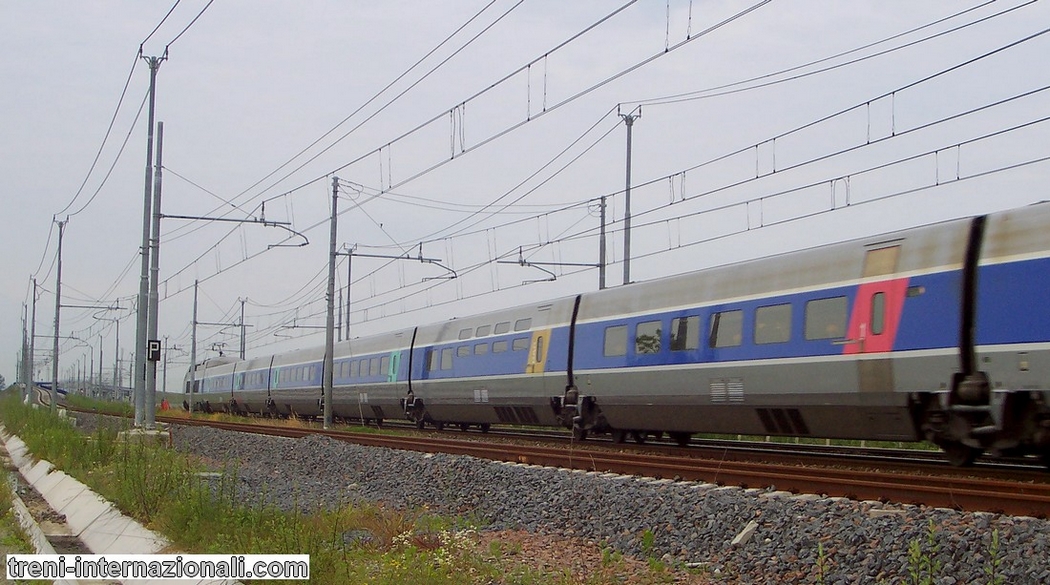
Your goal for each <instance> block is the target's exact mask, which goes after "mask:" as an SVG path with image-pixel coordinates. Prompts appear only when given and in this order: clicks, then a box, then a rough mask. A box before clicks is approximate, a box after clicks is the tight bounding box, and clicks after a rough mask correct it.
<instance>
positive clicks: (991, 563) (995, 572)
mask: <svg viewBox="0 0 1050 585" xmlns="http://www.w3.org/2000/svg"><path fill="white" fill-rule="evenodd" d="M1002 552H1003V551H1002V543H1000V541H999V529H998V528H996V529H995V530H993V531H992V542H991V545H989V547H988V556H989V557H990V558H989V560H988V564H987V565H985V567H984V574H985V575H987V576H988V585H1004V584H1005V583H1006V576H1005V575H1003V574H1002V573H1001V572H1000V571H1001V570H1002V565H1003V557H1002Z"/></svg>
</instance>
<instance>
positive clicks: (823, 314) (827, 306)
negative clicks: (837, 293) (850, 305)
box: [806, 297, 846, 340]
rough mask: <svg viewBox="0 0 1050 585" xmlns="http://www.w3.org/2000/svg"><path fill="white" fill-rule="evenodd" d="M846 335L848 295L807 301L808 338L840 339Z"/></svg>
mask: <svg viewBox="0 0 1050 585" xmlns="http://www.w3.org/2000/svg"><path fill="white" fill-rule="evenodd" d="M845 335H846V297H832V298H830V299H815V300H812V301H809V302H807V303H806V339H808V340H813V339H839V338H841V337H844V336H845Z"/></svg>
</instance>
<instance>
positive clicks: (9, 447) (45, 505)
mask: <svg viewBox="0 0 1050 585" xmlns="http://www.w3.org/2000/svg"><path fill="white" fill-rule="evenodd" d="M0 439H2V441H3V446H4V449H5V450H6V451H7V456H8V460H9V461H10V463H8V462H7V461H5V467H7V468H8V469H9V470H10V471H12V473H11V480H12V486H11V487H12V489H11V492H12V502H11V505H12V508H13V509H14V510H15V513H16V514H17V515H18V519H19V523H20V524H21V525H22V529H23V530H25V532H26V534H27V535H29V537H30V540H31V542H32V543H33V547H34V549H35V552H36V553H37V554H60V555H61V554H64V555H76V554H78V553H79V554H96V555H129V554H161V553H162V551H163V553H165V554H167V553H169V552H171V551H170V550H168V549H169V547H170V543H169V542H168V540H167V539H166V538H164V537H163V536H161V535H160V534H157V533H156V532H153V531H151V530H148V529H147V528H145V527H143V526H142V525H141V524H139V523H138V522H136V521H134V520H132V519H131V518H128V517H127V516H124V515H123V514H121V513H120V511H119V510H117V509H116V507H114V506H113V505H112V504H111V503H109V502H107V501H106V500H105V499H103V498H102V497H101V496H99V495H98V494H96V493H94V492H92V491H91V490H90V489H88V487H87V486H85V485H84V484H82V483H80V482H79V481H77V480H76V479H74V478H72V477H70V476H69V475H67V474H65V473H64V472H62V471H60V470H57V469H55V467H54V466H53V465H52V464H51V463H49V462H47V461H37V460H35V459H33V457H32V454H31V453H29V451H28V449H27V448H26V445H25V443H24V442H23V441H22V440H21V439H19V438H18V437H16V436H13V435H10V434H8V432H7V429H5V428H4V427H3V426H2V425H0ZM14 472H17V474H16V473H14ZM119 582H120V581H113V580H105V581H86V580H80V581H73V580H69V581H55V583H119ZM125 582H126V583H132V582H134V583H136V584H138V583H143V584H146V583H158V584H159V583H162V582H165V581H160V580H154V581H150V580H134V581H125ZM180 582H182V583H187V582H190V583H192V582H194V581H192V580H184V581H180ZM196 583H199V584H201V585H204V584H209V585H212V584H214V585H218V584H234V583H236V582H235V581H228V580H199V581H196Z"/></svg>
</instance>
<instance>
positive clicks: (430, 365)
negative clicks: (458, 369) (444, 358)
mask: <svg viewBox="0 0 1050 585" xmlns="http://www.w3.org/2000/svg"><path fill="white" fill-rule="evenodd" d="M439 355H440V354H438V352H437V350H435V349H428V350H427V371H428V372H436V371H438V370H440V369H441V368H440V367H439V363H438V356H439Z"/></svg>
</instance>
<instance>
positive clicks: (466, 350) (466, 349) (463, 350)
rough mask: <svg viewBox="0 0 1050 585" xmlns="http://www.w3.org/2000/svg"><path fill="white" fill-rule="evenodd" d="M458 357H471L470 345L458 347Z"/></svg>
mask: <svg viewBox="0 0 1050 585" xmlns="http://www.w3.org/2000/svg"><path fill="white" fill-rule="evenodd" d="M456 355H457V356H459V357H467V356H468V355H470V346H469V345H461V346H459V347H457V348H456Z"/></svg>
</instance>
